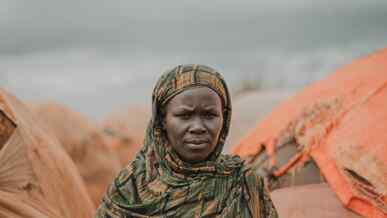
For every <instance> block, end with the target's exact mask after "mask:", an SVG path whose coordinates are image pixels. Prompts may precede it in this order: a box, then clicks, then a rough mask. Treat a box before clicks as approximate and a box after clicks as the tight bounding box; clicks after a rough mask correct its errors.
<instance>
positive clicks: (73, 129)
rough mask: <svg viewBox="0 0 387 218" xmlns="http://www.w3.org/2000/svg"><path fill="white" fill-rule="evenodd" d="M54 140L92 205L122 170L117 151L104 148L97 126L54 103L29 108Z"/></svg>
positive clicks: (97, 201)
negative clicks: (78, 177)
mask: <svg viewBox="0 0 387 218" xmlns="http://www.w3.org/2000/svg"><path fill="white" fill-rule="evenodd" d="M30 107H31V108H32V109H33V111H34V112H35V114H37V116H38V118H39V119H40V120H41V121H43V122H44V123H45V124H46V125H47V126H48V128H49V129H50V131H51V132H52V133H53V134H54V135H55V136H56V137H57V139H58V140H59V142H60V143H61V144H62V146H63V147H64V149H65V151H66V152H67V153H68V154H69V155H70V157H71V159H72V160H73V161H74V163H75V165H76V166H77V168H78V170H79V172H80V174H81V176H82V178H83V180H84V182H85V185H86V189H87V191H88V193H89V194H90V196H91V199H92V201H93V202H94V204H95V205H99V204H100V202H101V200H102V196H103V195H104V193H105V192H106V190H107V187H108V185H109V184H110V183H111V182H112V181H113V179H114V177H115V176H116V175H117V174H118V172H119V170H120V169H121V164H120V162H119V159H118V156H117V154H116V152H115V151H114V150H113V149H111V148H110V147H109V146H107V145H106V141H105V139H104V137H103V135H102V133H101V131H100V130H99V129H98V127H97V125H96V124H94V123H92V122H91V121H89V120H87V119H86V118H85V117H83V116H82V115H81V114H79V113H77V112H75V111H72V110H71V109H69V108H67V107H66V106H64V105H60V104H57V103H54V102H47V103H41V104H38V103H35V104H32V105H30Z"/></svg>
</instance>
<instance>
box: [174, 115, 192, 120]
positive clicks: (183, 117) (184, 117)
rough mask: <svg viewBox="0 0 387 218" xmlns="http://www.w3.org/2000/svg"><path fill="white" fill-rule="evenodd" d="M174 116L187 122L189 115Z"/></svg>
mask: <svg viewBox="0 0 387 218" xmlns="http://www.w3.org/2000/svg"><path fill="white" fill-rule="evenodd" d="M176 116H177V117H179V118H180V119H184V120H187V119H189V118H190V114H177V115H176Z"/></svg>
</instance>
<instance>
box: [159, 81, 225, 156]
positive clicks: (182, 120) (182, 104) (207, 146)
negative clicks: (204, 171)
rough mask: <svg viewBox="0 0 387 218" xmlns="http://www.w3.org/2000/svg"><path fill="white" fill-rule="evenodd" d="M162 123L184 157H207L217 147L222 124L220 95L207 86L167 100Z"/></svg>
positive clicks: (179, 153) (173, 146) (175, 147)
mask: <svg viewBox="0 0 387 218" xmlns="http://www.w3.org/2000/svg"><path fill="white" fill-rule="evenodd" d="M163 125H164V128H165V130H166V132H167V138H168V140H169V143H170V145H171V146H172V148H173V149H175V151H176V152H177V154H178V155H179V157H180V158H181V159H182V160H184V161H187V162H191V163H195V162H201V161H204V160H206V159H207V157H208V156H209V155H210V154H211V152H212V151H214V149H215V148H216V144H217V143H218V139H219V134H220V132H221V129H222V126H223V113H222V102H221V99H220V97H219V95H218V94H217V93H216V92H214V91H213V90H212V89H210V88H207V87H194V88H191V89H188V90H185V91H183V92H182V93H180V94H178V95H176V96H175V97H173V98H172V99H171V100H170V101H169V102H168V103H167V105H166V108H165V115H164V121H163Z"/></svg>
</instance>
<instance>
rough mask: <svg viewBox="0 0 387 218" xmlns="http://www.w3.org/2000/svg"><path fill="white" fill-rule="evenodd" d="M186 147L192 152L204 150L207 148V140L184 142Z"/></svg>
mask: <svg viewBox="0 0 387 218" xmlns="http://www.w3.org/2000/svg"><path fill="white" fill-rule="evenodd" d="M185 144H186V146H187V147H188V148H190V149H192V150H199V149H204V148H206V147H207V146H208V141H207V140H192V141H191V140H190V141H186V142H185Z"/></svg>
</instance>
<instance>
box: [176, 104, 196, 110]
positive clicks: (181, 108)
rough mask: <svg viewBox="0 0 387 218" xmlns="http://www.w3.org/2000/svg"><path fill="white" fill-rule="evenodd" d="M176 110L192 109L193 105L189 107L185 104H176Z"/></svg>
mask: <svg viewBox="0 0 387 218" xmlns="http://www.w3.org/2000/svg"><path fill="white" fill-rule="evenodd" d="M175 109H176V110H186V111H193V110H194V109H195V108H194V107H189V106H186V105H178V106H176V107H175Z"/></svg>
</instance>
